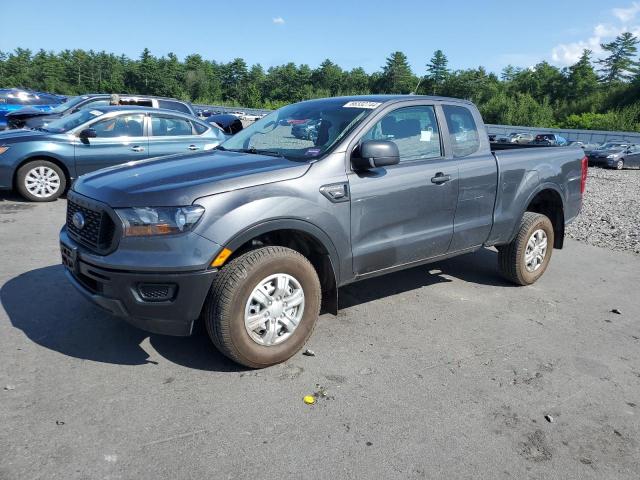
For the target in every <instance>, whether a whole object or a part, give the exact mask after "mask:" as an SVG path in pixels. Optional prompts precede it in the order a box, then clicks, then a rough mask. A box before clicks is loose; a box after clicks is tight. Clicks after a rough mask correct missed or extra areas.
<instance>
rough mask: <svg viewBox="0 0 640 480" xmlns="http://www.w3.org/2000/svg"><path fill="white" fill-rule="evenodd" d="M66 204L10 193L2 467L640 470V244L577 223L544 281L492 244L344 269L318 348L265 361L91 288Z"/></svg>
mask: <svg viewBox="0 0 640 480" xmlns="http://www.w3.org/2000/svg"><path fill="white" fill-rule="evenodd" d="M629 173H630V174H631V173H638V172H629ZM65 203H66V202H65V201H64V200H60V201H57V202H51V203H45V204H40V205H37V204H33V203H25V202H21V201H20V200H19V199H15V198H11V199H8V200H6V201H3V200H2V196H1V195H0V245H2V248H1V249H0V419H1V423H0V425H1V428H0V480H30V479H34V480H35V479H42V480H94V479H95V480H98V479H102V480H107V479H108V480H128V479H136V480H146V479H153V480H156V479H164V478H170V479H216V480H217V479H241V478H252V479H260V480H262V479H264V480H269V479H277V480H286V479H289V478H291V479H300V478H304V479H325V478H332V479H359V478H365V479H368V478H373V479H375V478H381V479H389V480H393V479H402V480H422V479H438V478H443V479H492V480H493V479H495V480H507V479H518V480H520V479H523V480H524V479H527V480H538V479H539V480H556V479H557V480H560V479H562V480H566V479H580V480H592V479H593V480H601V479H607V480H608V479H615V480H626V479H629V480H638V479H639V478H640V348H638V347H639V346H640V323H639V322H638V321H637V319H638V318H639V317H640V302H638V301H637V299H636V298H635V297H634V296H633V295H629V293H628V292H629V289H625V288H622V289H621V288H617V287H618V286H619V285H633V284H634V282H636V281H637V277H638V273H637V272H638V269H640V256H634V255H631V254H628V253H625V252H612V251H610V250H607V249H604V248H597V247H593V246H590V245H585V244H583V243H580V242H576V241H573V240H571V239H569V240H567V242H566V248H564V249H563V250H557V251H554V253H553V257H552V260H551V264H550V265H549V269H548V270H547V271H546V273H545V274H544V276H543V277H542V278H541V279H540V281H539V282H537V283H536V284H535V285H532V286H531V287H526V288H518V287H514V286H512V285H510V284H508V283H505V282H504V281H502V280H501V278H500V276H499V275H498V271H497V259H496V253H495V252H494V251H493V250H488V249H483V250H481V251H479V252H477V253H475V254H472V255H465V256H461V257H457V258H454V259H450V260H448V261H446V262H439V263H437V264H433V265H429V266H424V267H418V268H414V269H411V270H406V271H402V272H396V273H394V274H390V275H387V276H384V277H379V278H374V279H370V280H367V281H364V282H361V283H357V284H353V285H349V286H347V287H345V288H344V289H342V290H341V292H340V299H341V300H340V306H341V311H340V314H339V315H338V316H337V317H333V316H330V315H323V316H322V317H321V318H320V320H319V322H318V325H317V327H316V329H315V332H314V334H313V336H312V337H311V340H310V342H309V344H308V348H309V349H311V350H313V351H314V352H315V353H316V356H315V357H309V356H304V355H302V354H297V355H295V356H294V357H293V358H292V359H291V360H290V361H288V362H286V363H284V364H282V365H278V366H275V367H272V368H267V369H264V370H259V371H253V370H246V369H243V368H241V367H238V366H237V365H235V364H233V363H231V362H229V361H228V360H226V359H225V358H224V357H222V356H221V355H220V354H218V353H217V352H216V351H215V349H214V348H213V347H212V345H211V343H210V342H209V340H208V339H207V338H206V336H205V335H195V336H193V337H187V338H173V337H164V336H161V335H153V334H147V333H145V332H143V331H141V330H137V329H135V328H133V327H131V326H129V325H128V324H126V323H125V322H123V321H121V320H119V319H117V318H115V317H112V316H110V315H108V314H107V313H105V312H103V311H101V310H100V309H98V308H97V307H95V306H93V305H92V304H90V303H88V302H87V301H85V300H84V299H83V298H82V297H81V296H80V295H79V294H78V293H77V292H75V290H74V289H73V287H72V286H71V285H70V284H69V282H68V281H67V280H66V279H65V276H64V273H63V268H62V266H61V265H60V254H59V246H58V230H59V228H60V225H61V224H62V223H63V222H64V217H65ZM585 259H588V261H585ZM614 308H615V309H616V310H618V311H619V312H620V313H613V312H612V311H611V310H612V309H614ZM325 393H326V395H325ZM313 394H315V395H317V398H318V400H317V402H316V404H315V405H305V404H304V403H303V401H302V397H303V396H304V395H313Z"/></svg>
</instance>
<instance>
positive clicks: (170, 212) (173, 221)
mask: <svg viewBox="0 0 640 480" xmlns="http://www.w3.org/2000/svg"><path fill="white" fill-rule="evenodd" d="M116 213H117V214H118V217H120V219H121V220H122V224H123V229H122V230H123V236H125V237H142V236H149V235H171V234H176V233H182V232H188V231H189V230H191V229H192V228H193V227H194V226H195V224H196V223H198V220H200V217H202V214H203V213H204V207H201V206H200V205H189V206H186V207H134V208H118V209H116Z"/></svg>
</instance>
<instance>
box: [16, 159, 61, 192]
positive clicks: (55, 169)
mask: <svg viewBox="0 0 640 480" xmlns="http://www.w3.org/2000/svg"><path fill="white" fill-rule="evenodd" d="M16 184H17V185H16V186H17V188H18V192H20V195H22V196H23V197H24V198H26V199H27V200H31V201H32V202H50V201H52V200H55V199H56V198H58V197H59V196H60V195H62V194H63V193H64V190H65V188H66V185H67V179H66V177H65V174H64V172H63V171H62V169H61V168H60V167H59V166H58V165H56V164H55V163H52V162H49V161H47V160H34V161H31V162H28V163H26V164H24V165H23V166H22V167H20V169H19V170H18V173H17V175H16Z"/></svg>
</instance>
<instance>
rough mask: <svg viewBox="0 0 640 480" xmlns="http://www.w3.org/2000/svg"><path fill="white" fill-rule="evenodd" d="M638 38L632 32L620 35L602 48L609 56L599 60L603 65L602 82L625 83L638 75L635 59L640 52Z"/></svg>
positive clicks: (601, 70)
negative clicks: (639, 50) (635, 74)
mask: <svg viewBox="0 0 640 480" xmlns="http://www.w3.org/2000/svg"><path fill="white" fill-rule="evenodd" d="M637 45H638V38H637V37H635V36H634V35H633V34H632V33H631V32H624V33H622V34H620V35H618V36H617V37H616V38H615V40H613V41H612V42H609V43H603V44H601V45H600V46H601V47H602V49H603V50H604V51H606V52H609V56H608V57H606V58H603V59H602V60H598V64H600V65H602V68H601V69H600V72H601V73H602V76H601V77H600V80H601V81H603V82H605V83H612V82H624V81H626V80H629V79H631V78H632V77H633V74H634V73H637V67H638V62H637V61H635V60H634V57H635V55H636V53H637V51H638V47H637Z"/></svg>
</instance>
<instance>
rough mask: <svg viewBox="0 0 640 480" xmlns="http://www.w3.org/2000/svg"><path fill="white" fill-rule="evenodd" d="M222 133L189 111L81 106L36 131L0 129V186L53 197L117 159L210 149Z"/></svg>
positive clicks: (35, 197)
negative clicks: (77, 179)
mask: <svg viewBox="0 0 640 480" xmlns="http://www.w3.org/2000/svg"><path fill="white" fill-rule="evenodd" d="M225 139H226V135H225V134H224V132H223V131H222V130H221V129H220V128H218V127H216V126H214V125H210V124H208V123H205V122H203V121H201V120H199V119H197V118H195V117H193V116H191V115H186V114H182V113H179V112H176V111H172V110H164V109H157V108H149V107H133V106H131V107H121V106H115V107H111V106H107V107H98V108H93V109H87V110H81V111H79V112H76V113H73V114H71V115H68V116H65V117H62V118H59V119H58V120H54V121H52V122H51V123H49V124H48V125H47V126H46V127H43V128H40V129H38V130H26V129H20V130H6V131H4V132H0V189H16V190H17V191H18V192H19V193H20V194H21V195H22V196H23V197H24V198H26V199H27V200H31V201H34V202H46V201H51V200H55V199H56V198H58V197H59V196H60V195H62V194H63V193H64V192H65V190H66V188H67V187H68V186H69V185H70V184H71V182H72V181H73V180H74V179H75V178H77V177H78V176H80V175H82V174H84V173H89V172H92V171H94V170H98V169H100V168H104V167H109V166H112V165H117V164H120V163H126V162H131V161H135V160H143V159H147V158H151V157H158V156H163V155H170V154H175V153H189V152H199V151H200V152H201V151H205V150H211V149H213V148H214V147H216V146H217V145H218V144H220V143H221V142H223V141H224V140H225Z"/></svg>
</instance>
